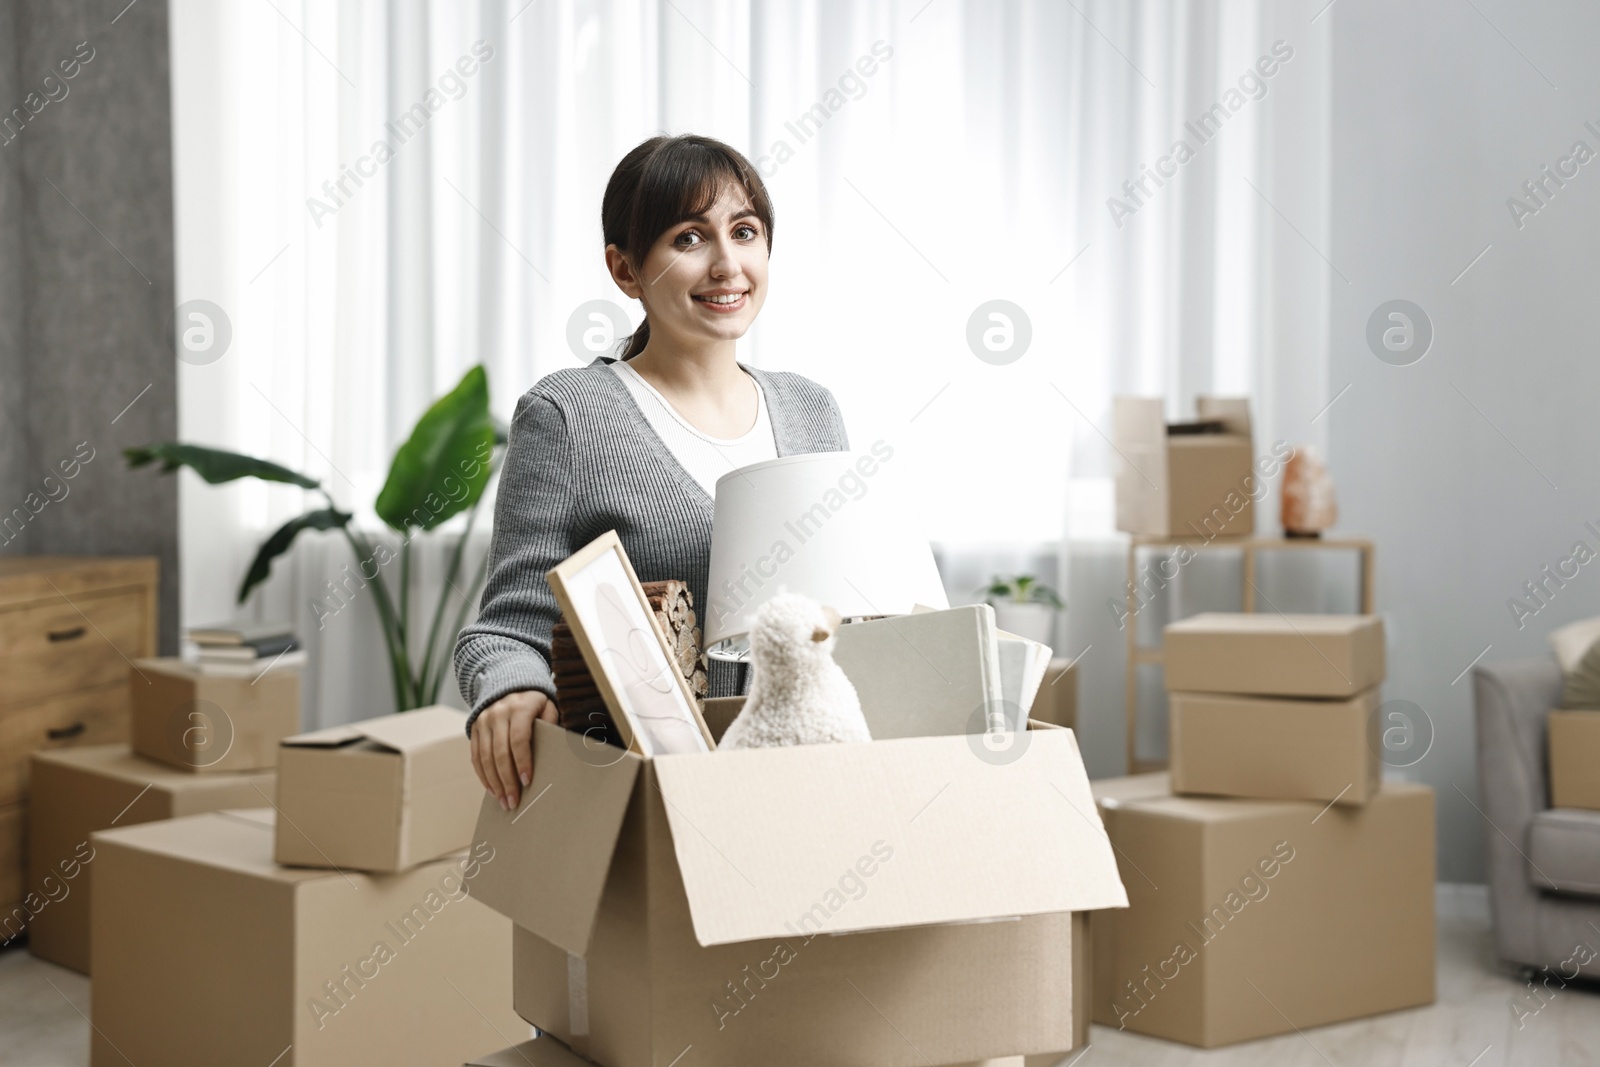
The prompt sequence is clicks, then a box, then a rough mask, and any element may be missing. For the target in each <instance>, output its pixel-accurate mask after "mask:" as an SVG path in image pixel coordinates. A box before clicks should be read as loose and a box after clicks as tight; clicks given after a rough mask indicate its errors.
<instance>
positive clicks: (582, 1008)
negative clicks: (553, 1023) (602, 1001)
mask: <svg viewBox="0 0 1600 1067" xmlns="http://www.w3.org/2000/svg"><path fill="white" fill-rule="evenodd" d="M567 1028H568V1029H570V1030H571V1031H572V1036H573V1037H587V1036H588V1035H589V961H588V960H585V959H584V958H583V957H582V956H574V955H573V954H572V953H570V952H569V953H567Z"/></svg>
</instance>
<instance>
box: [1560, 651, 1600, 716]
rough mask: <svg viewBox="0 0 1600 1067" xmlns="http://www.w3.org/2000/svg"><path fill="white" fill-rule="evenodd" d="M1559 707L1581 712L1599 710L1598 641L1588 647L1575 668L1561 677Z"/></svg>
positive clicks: (1599, 671) (1599, 654)
mask: <svg viewBox="0 0 1600 1067" xmlns="http://www.w3.org/2000/svg"><path fill="white" fill-rule="evenodd" d="M1561 706H1562V707H1563V708H1568V709H1571V710H1581V711H1588V710H1593V709H1596V708H1600V641H1596V642H1595V643H1594V644H1592V645H1590V646H1589V651H1587V652H1585V653H1584V654H1583V658H1582V659H1580V660H1578V664H1577V666H1575V667H1573V668H1572V669H1571V670H1570V671H1567V672H1566V673H1565V674H1564V675H1563V676H1562V679H1561Z"/></svg>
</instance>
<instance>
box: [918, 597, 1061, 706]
mask: <svg viewBox="0 0 1600 1067" xmlns="http://www.w3.org/2000/svg"><path fill="white" fill-rule="evenodd" d="M938 610H940V609H939V608H930V607H929V606H928V605H926V604H913V605H912V606H911V612H912V614H914V615H920V614H923V613H924V612H929V611H938ZM995 637H996V639H997V641H998V642H999V649H1000V688H1001V691H1002V692H1003V694H1004V696H1003V697H1002V699H1003V700H1004V701H1005V703H1006V709H1005V714H1006V717H1007V719H1008V720H1010V719H1012V718H1013V717H1014V719H1015V721H1008V722H1007V723H1006V725H1005V727H1004V728H1005V729H1008V730H1023V729H1026V728H1027V724H1028V715H1029V713H1030V712H1031V711H1032V710H1033V702H1034V700H1035V699H1037V698H1038V696H1039V688H1040V686H1042V685H1043V684H1044V680H1045V677H1046V675H1048V674H1049V671H1050V657H1051V656H1052V655H1054V652H1053V651H1052V649H1051V648H1050V646H1049V645H1044V644H1040V643H1039V642H1038V641H1034V640H1032V639H1031V638H1027V637H1022V636H1020V635H1018V634H1014V633H1010V632H1008V631H1006V630H999V629H997V630H995ZM992 725H993V724H992V723H991V726H992Z"/></svg>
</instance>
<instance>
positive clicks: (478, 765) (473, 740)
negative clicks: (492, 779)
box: [467, 719, 494, 793]
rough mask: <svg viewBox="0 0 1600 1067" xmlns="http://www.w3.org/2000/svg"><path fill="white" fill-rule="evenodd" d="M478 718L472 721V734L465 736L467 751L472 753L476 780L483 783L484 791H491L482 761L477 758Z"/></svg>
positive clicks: (473, 771)
mask: <svg viewBox="0 0 1600 1067" xmlns="http://www.w3.org/2000/svg"><path fill="white" fill-rule="evenodd" d="M478 722H479V720H478V719H474V720H473V721H472V736H471V737H469V738H467V751H468V752H470V753H471V754H472V773H473V774H476V775H477V776H478V781H479V782H482V783H483V790H484V792H486V793H493V792H494V790H492V789H490V788H489V779H488V778H487V777H486V776H485V775H484V773H483V761H482V760H481V759H479V758H478V736H479V734H478Z"/></svg>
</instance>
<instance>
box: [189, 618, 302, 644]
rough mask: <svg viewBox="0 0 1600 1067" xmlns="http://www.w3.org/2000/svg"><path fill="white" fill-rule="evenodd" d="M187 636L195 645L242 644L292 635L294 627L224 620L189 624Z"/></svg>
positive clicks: (277, 623) (282, 624)
mask: <svg viewBox="0 0 1600 1067" xmlns="http://www.w3.org/2000/svg"><path fill="white" fill-rule="evenodd" d="M188 636H189V640H191V641H193V642H194V643H195V644H197V645H221V646H227V645H242V644H247V643H248V642H251V641H261V640H265V639H267V638H272V637H292V636H294V627H292V626H290V625H289V624H288V623H286V622H225V623H215V624H213V625H210V626H191V627H189V634H188Z"/></svg>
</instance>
